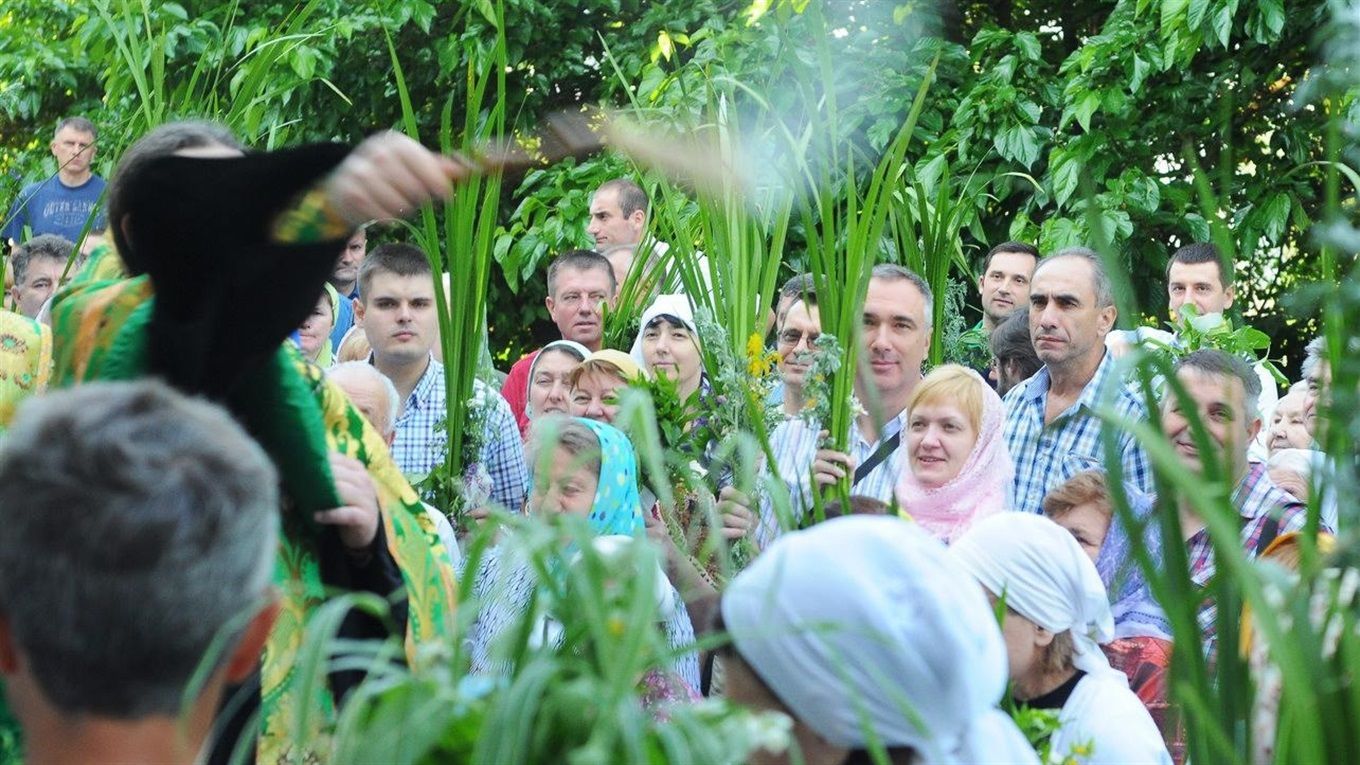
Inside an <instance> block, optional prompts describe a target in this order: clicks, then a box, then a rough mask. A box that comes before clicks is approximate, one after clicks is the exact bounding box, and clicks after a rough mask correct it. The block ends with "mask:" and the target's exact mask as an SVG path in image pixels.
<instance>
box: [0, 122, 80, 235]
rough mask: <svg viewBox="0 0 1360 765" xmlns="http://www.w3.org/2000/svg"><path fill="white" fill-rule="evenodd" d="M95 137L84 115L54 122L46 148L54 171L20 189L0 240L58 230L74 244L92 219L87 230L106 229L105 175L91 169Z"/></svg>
mask: <svg viewBox="0 0 1360 765" xmlns="http://www.w3.org/2000/svg"><path fill="white" fill-rule="evenodd" d="M97 136H98V131H97V130H96V129H95V126H94V123H93V122H90V121H89V120H87V119H85V118H84V117H67V118H66V119H64V120H62V121H61V122H60V123H58V124H57V130H56V132H55V133H54V134H53V136H52V143H51V145H50V147H49V148H50V149H51V151H52V156H53V157H55V158H56V160H57V172H56V173H55V174H53V175H52V176H50V177H48V178H44V179H43V180H41V181H36V182H34V183H30V184H28V185H27V186H25V187H24V188H23V189H22V190H20V191H19V198H18V199H16V200H15V201H14V204H13V206H11V207H10V210H9V213H8V214H7V215H6V216H5V217H4V218H3V219H0V221H5V222H6V223H5V227H4V229H3V230H0V240H3V241H8V242H10V244H11V246H12V245H13V244H15V243H18V242H19V241H21V240H22V239H23V238H24V229H25V228H28V229H29V230H30V231H31V232H32V233H31V234H30V236H39V235H41V234H56V235H58V236H60V237H62V238H64V239H69V240H71V241H73V242H74V241H76V240H78V239H80V232H81V231H82V230H83V229H84V228H85V224H86V221H90V219H91V218H93V220H92V221H90V231H102V230H103V229H104V213H103V211H102V210H101V209H100V208H99V198H100V197H101V196H102V195H103V193H104V179H103V178H100V177H99V176H97V175H95V174H94V172H93V171H92V170H91V168H90V165H91V163H92V162H93V161H94V154H95V139H96V137H97Z"/></svg>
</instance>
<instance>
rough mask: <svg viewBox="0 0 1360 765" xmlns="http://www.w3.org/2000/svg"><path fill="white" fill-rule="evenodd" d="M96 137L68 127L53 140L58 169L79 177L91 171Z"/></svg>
mask: <svg viewBox="0 0 1360 765" xmlns="http://www.w3.org/2000/svg"><path fill="white" fill-rule="evenodd" d="M94 152H95V148H94V136H92V135H90V134H89V133H86V132H83V131H80V130H76V129H75V128H73V127H71V126H69V125H67V126H66V127H64V128H62V129H61V130H58V131H57V137H56V138H53V139H52V156H54V157H56V158H57V168H58V169H64V170H65V171H66V172H68V173H72V174H76V175H79V174H81V173H84V172H85V171H87V170H89V169H90V162H91V161H93V160H94Z"/></svg>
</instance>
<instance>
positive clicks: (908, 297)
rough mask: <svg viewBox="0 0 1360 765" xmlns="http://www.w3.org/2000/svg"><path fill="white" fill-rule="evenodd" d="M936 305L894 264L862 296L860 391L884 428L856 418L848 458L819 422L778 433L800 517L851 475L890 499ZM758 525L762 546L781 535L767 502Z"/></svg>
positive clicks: (919, 282) (790, 424)
mask: <svg viewBox="0 0 1360 765" xmlns="http://www.w3.org/2000/svg"><path fill="white" fill-rule="evenodd" d="M933 302H934V296H933V295H932V294H931V292H930V286H929V285H928V284H927V283H926V281H925V280H924V279H922V278H921V277H920V276H918V275H916V274H915V273H912V272H911V271H909V270H907V269H905V268H903V267H901V266H897V265H892V264H881V265H878V266H875V267H874V271H873V276H872V278H871V279H870V280H869V289H868V292H867V293H866V294H865V297H864V326H863V330H862V331H861V334H860V342H861V343H863V345H862V346H861V348H860V354H861V362H862V364H861V366H860V370H861V371H860V374H859V375H857V376H856V379H855V388H856V393H857V395H858V396H859V399H860V400H861V401H864V402H866V405H871V404H872V402H877V403H878V405H879V408H880V411H881V412H882V417H883V422H882V426H881V427H880V426H879V424H878V422H877V421H876V419H875V418H874V416H873V415H870V414H867V413H866V414H862V415H860V416H859V417H857V418H856V419H855V421H854V422H853V423H851V425H850V440H849V447H850V451H849V453H846V452H838V451H834V450H830V449H818V448H817V445H818V431H820V430H821V426H820V425H814V424H810V423H808V422H806V421H804V420H802V419H797V418H794V419H789V420H786V421H785V422H783V423H781V424H780V425H779V427H777V428H775V430H774V433H773V434H771V436H770V448H771V450H772V451H773V452H774V458H775V464H776V465H777V466H778V469H779V475H780V476H781V477H783V478H784V480H785V481H786V482H787V483H788V488H789V495H790V500H791V502H792V507H793V511H794V513H795V514H796V515H801V514H802V513H804V512H806V509H807V508H808V507H810V506H811V505H812V491H814V490H817V489H818V488H819V487H821V486H825V485H827V484H831V483H835V482H836V481H837V480H839V479H840V478H842V477H843V476H847V475H848V476H850V481H851V493H853V494H857V495H860V496H864V497H871V498H873V499H877V500H879V501H882V502H891V501H892V498H893V489H894V487H895V486H896V484H897V477H898V476H899V475H900V474H901V472H902V465H903V462H904V461H905V459H906V457H905V455H906V450H905V449H902V448H900V447H901V441H902V428H903V422H904V420H905V418H906V409H907V400H908V399H909V398H911V392H912V390H913V389H915V387H916V384H917V383H919V382H920V381H921V363H922V362H923V361H925V357H926V351H927V350H929V349H930V333H931V316H932V315H933V314H932V311H931V307H932V305H933ZM789 313H790V315H792V313H793V312H792V310H790V312H789ZM786 323H787V317H786ZM799 340H800V341H805V340H804V338H803V337H800V338H799ZM866 372H867V373H866ZM759 524H760V525H759V527H758V528H757V531H756V541H757V543H758V544H760V545H761V546H762V547H764V546H765V545H767V544H769V543H770V542H772V541H773V540H774V538H775V537H776V536H778V534H779V533H780V531H781V527H780V522H779V519H777V518H775V516H774V511H773V508H772V506H771V505H770V503H769V501H768V500H766V501H764V502H763V503H762V506H761V512H760V521H759Z"/></svg>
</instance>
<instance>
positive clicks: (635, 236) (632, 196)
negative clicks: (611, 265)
mask: <svg viewBox="0 0 1360 765" xmlns="http://www.w3.org/2000/svg"><path fill="white" fill-rule="evenodd" d="M647 205H648V199H647V192H646V191H643V189H642V187H641V186H639V185H638V184H637V183H636V182H635V181H633V180H631V179H629V178H615V179H613V180H610V181H605V182H604V183H602V184H600V187H599V188H598V189H595V193H594V194H591V195H590V223H589V224H587V225H586V233H587V234H590V237H591V238H592V239H594V240H595V247H596V248H597V249H600V248H604V247H607V246H610V245H616V244H639V243H640V242H642V235H643V233H644V232H645V231H646V230H647Z"/></svg>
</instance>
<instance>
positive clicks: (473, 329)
mask: <svg viewBox="0 0 1360 765" xmlns="http://www.w3.org/2000/svg"><path fill="white" fill-rule="evenodd" d="M494 19H495V22H496V24H495V29H496V35H495V39H494V41H492V43H491V45H490V49H489V51H485V52H483V51H480V50H479V49H478V47H477V46H476V45H474V44H473V43H471V42H469V43H467V44H465V45H464V51H463V54H464V57H465V59H466V61H467V66H466V81H465V84H466V91H465V93H464V99H463V103H462V104H461V114H462V124H461V125H460V126H459V127H458V129H457V131H456V132H455V128H454V111H453V109H454V100H453V96H452V95H450V97H449V99H448V100H447V101H445V102H444V105H443V108H442V111H441V112H440V123H439V133H438V140H439V148H440V150H441V151H443V152H444V153H446V154H452V153H454V152H462V153H463V154H464V155H467V156H472V155H475V154H476V152H477V151H478V150H479V147H485V146H486V145H488V144H489V143H490V142H491V141H493V140H495V139H499V138H500V137H501V136H502V135H504V133H505V126H506V112H507V110H506V104H507V101H508V98H509V94H508V93H507V92H506V89H505V72H506V68H507V66H508V59H507V52H506V43H505V28H504V24H505V7H504V4H503V3H499V2H498V3H497V4H496V5H495V14H494ZM387 46H388V52H389V54H390V57H391V61H392V72H393V78H394V81H395V83H396V87H397V95H398V97H399V98H400V101H401V110H402V127H403V129H404V131H405V132H406V134H407V135H408V136H410V137H411V138H414V139H416V140H419V139H420V127H419V123H418V121H417V107H416V105H414V104H412V102H411V96H410V91H409V89H408V88H407V86H406V79H405V76H404V74H403V71H402V68H401V61H400V58H399V56H398V54H397V49H396V46H395V44H394V43H393V42H392V39H391V36H390V35H389V36H388V38H387ZM493 84H494V88H492V86H493ZM488 89H491V93H490V94H488ZM500 201H501V177H500V175H499V174H498V173H491V174H485V175H483V174H474V175H472V176H471V177H470V178H469V179H468V180H467V181H466V182H465V183H464V184H462V185H461V186H460V187H459V188H458V189H457V191H456V192H455V193H454V194H453V196H452V197H451V198H450V199H449V200H448V201H446V202H444V203H443V204H442V205H441V209H440V210H439V211H438V212H436V210H435V207H434V205H433V204H429V205H425V206H424V207H423V208H422V209H421V211H420V219H419V223H418V224H417V225H413V226H408V230H409V231H410V233H411V235H412V237H413V239H414V240H415V242H416V243H417V244H418V245H419V246H420V248H421V249H422V250H423V251H424V252H425V254H426V256H427V257H428V258H429V260H430V266H431V269H432V270H433V272H434V291H435V307H436V314H437V315H438V321H439V342H440V346H441V349H442V351H443V358H444V384H445V386H446V388H447V395H446V410H445V419H444V422H445V428H446V430H447V433H448V451H447V455H446V457H445V460H444V462H443V464H441V465H439V466H437V467H436V468H435V469H434V471H433V473H432V475H431V476H430V477H428V481H429V483H428V484H427V485H429V486H431V487H432V489H433V492H434V494H435V496H436V497H437V498H438V500H439V501H438V502H437V503H438V504H441V505H442V507H441V509H442V510H444V511H445V512H447V513H450V515H452V516H454V517H455V520H458V519H459V518H460V517H461V514H462V513H463V512H464V511H466V510H470V509H472V508H470V507H466V506H464V505H465V503H464V501H463V493H462V489H461V487H462V482H463V477H464V475H465V472H466V470H467V469H468V468H469V467H470V466H471V464H472V462H474V461H475V460H476V459H477V455H476V454H475V453H470V452H473V451H474V450H470V449H465V448H464V447H465V445H466V442H467V441H468V440H469V439H470V438H471V439H476V441H475V442H474V444H475V443H480V440H481V439H482V438H483V437H484V433H483V431H484V427H483V425H482V423H480V422H470V420H473V419H475V417H474V415H475V414H476V413H477V412H478V411H479V409H480V406H481V405H479V404H478V402H477V401H476V396H475V393H476V391H475V387H474V386H475V382H476V379H477V373H478V370H479V368H480V366H481V364H482V360H483V358H484V357H485V356H486V351H485V348H486V293H487V285H488V280H489V279H490V275H491V261H492V248H493V237H494V235H495V230H496V223H497V216H498V215H499V212H500ZM444 274H448V275H449V276H450V278H449V281H448V288H447V289H446V288H445V283H444V279H443V275H444Z"/></svg>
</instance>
